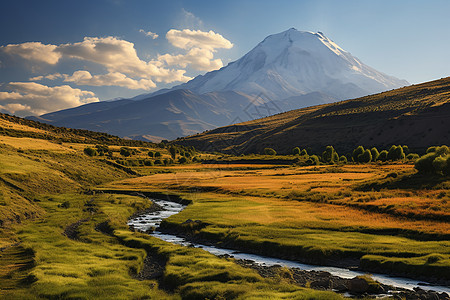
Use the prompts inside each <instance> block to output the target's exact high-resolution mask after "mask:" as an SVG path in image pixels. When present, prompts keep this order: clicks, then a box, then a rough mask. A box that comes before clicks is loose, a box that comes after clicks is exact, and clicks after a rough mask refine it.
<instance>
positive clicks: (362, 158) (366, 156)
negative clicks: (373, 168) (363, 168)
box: [358, 149, 372, 163]
mask: <svg viewBox="0 0 450 300" xmlns="http://www.w3.org/2000/svg"><path fill="white" fill-rule="evenodd" d="M371 161H372V153H371V152H370V150H369V149H366V150H364V152H363V153H362V154H360V155H359V156H358V162H360V163H370V162H371Z"/></svg>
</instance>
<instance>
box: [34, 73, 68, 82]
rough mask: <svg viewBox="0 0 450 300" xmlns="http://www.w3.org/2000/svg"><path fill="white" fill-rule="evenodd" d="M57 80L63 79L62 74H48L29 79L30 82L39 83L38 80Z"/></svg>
mask: <svg viewBox="0 0 450 300" xmlns="http://www.w3.org/2000/svg"><path fill="white" fill-rule="evenodd" d="M58 78H64V75H63V74H59V73H54V74H48V75H45V76H44V75H39V76H35V77H31V78H30V79H28V80H30V81H39V80H43V79H49V80H56V79H58Z"/></svg>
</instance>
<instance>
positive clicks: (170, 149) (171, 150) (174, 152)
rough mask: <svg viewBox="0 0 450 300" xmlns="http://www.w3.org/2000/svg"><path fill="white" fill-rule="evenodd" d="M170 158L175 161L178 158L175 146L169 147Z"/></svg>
mask: <svg viewBox="0 0 450 300" xmlns="http://www.w3.org/2000/svg"><path fill="white" fill-rule="evenodd" d="M169 153H170V156H171V157H172V158H173V159H175V158H176V157H177V149H175V147H174V146H170V147H169Z"/></svg>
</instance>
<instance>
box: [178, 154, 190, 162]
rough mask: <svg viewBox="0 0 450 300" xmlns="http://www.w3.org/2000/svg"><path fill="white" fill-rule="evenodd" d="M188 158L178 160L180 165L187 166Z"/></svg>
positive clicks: (182, 157)
mask: <svg viewBox="0 0 450 300" xmlns="http://www.w3.org/2000/svg"><path fill="white" fill-rule="evenodd" d="M187 161H188V160H187V158H186V157H184V156H181V157H180V158H179V159H178V163H180V164H185V163H187Z"/></svg>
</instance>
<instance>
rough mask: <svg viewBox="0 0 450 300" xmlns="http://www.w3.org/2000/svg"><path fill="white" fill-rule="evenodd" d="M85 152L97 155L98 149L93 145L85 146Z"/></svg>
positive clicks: (89, 154)
mask: <svg viewBox="0 0 450 300" xmlns="http://www.w3.org/2000/svg"><path fill="white" fill-rule="evenodd" d="M84 153H85V154H86V155H88V156H96V155H98V152H97V150H95V149H94V148H91V147H86V148H84Z"/></svg>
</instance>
